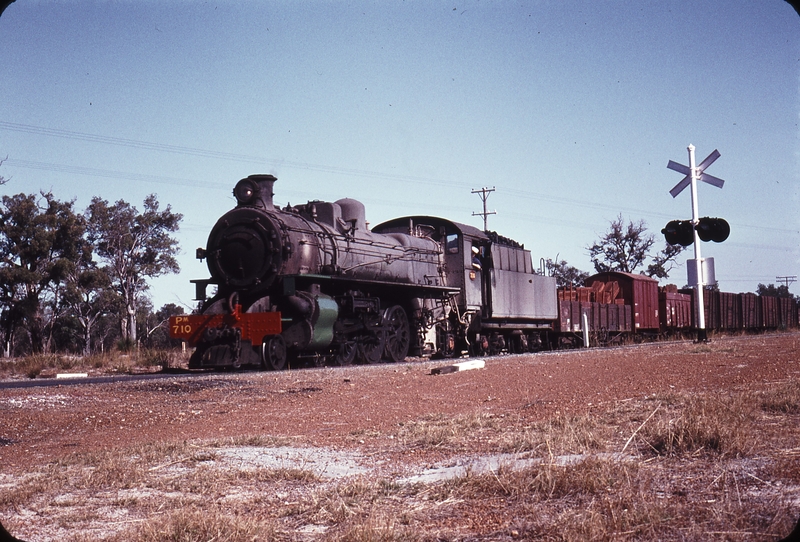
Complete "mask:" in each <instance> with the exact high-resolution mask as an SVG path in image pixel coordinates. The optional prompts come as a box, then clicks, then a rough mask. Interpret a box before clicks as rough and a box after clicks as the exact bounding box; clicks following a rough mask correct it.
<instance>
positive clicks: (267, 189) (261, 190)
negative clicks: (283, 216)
mask: <svg viewBox="0 0 800 542" xmlns="http://www.w3.org/2000/svg"><path fill="white" fill-rule="evenodd" d="M247 178H248V179H250V180H251V181H253V182H254V183H256V186H258V195H259V199H260V200H261V203H262V204H263V205H264V209H266V210H267V211H271V210H272V209H273V207H274V205H273V203H272V195H273V192H272V185H273V184H275V181H277V180H278V178H277V177H275V176H274V175H250V176H249V177H247Z"/></svg>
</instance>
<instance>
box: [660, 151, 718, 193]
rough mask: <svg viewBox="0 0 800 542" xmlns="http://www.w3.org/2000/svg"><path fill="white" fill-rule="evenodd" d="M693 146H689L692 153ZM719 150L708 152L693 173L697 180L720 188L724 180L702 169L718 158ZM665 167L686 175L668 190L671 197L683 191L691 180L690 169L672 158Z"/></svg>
mask: <svg viewBox="0 0 800 542" xmlns="http://www.w3.org/2000/svg"><path fill="white" fill-rule="evenodd" d="M693 151H694V146H691V151H690V152H691V153H692V155H694V152H693ZM719 156H720V155H719V151H718V150H716V149H714V152H712V153H711V154H709V155H708V156H707V157H706V159H705V160H703V161H702V162H700V165H699V166H697V167H696V168H695V175H696V177H695V178H696V179H697V180H698V181H703V182H706V183H708V184H711V185H714V186H716V187H717V188H722V185H723V184H725V181H723V180H722V179H718V178H716V177H714V176H713V175H709V174H708V173H704V170H705V169H706V168H707V167H708V166H710V165H711V164H713V163H714V161H715V160H716V159H717V158H719ZM667 167H668V168H669V169H671V170H673V171H677V172H678V173H683V174H684V175H686V177H684V178H683V180H682V181H681V182H679V183H678V184H676V185H675V188H673V189H672V190H670V191H669V193H670V194H672V197H673V198H674V197H676V196H677V195H678V194H680V193H681V192H683V189H684V188H686V187H687V186H689V185H690V184H691V182H692V169H691V168H688V167H686V166H684V165H683V164H679V163H677V162H673V161H672V160H670V161H669V163H668V164H667Z"/></svg>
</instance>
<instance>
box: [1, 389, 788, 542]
mask: <svg viewBox="0 0 800 542" xmlns="http://www.w3.org/2000/svg"><path fill="white" fill-rule="evenodd" d="M798 405H800V386H798V385H797V383H794V382H788V383H785V384H780V385H774V386H764V388H763V389H760V390H756V391H743V392H731V393H715V394H705V395H689V394H680V395H679V394H674V395H670V396H663V397H649V398H645V399H640V400H631V401H625V402H620V403H618V404H615V405H609V407H608V408H607V409H605V410H603V411H598V412H595V413H593V414H587V415H584V416H564V415H558V416H554V417H553V418H551V419H548V420H545V421H537V420H528V419H526V417H525V415H524V410H522V411H520V412H517V413H513V414H503V415H498V414H494V415H489V414H486V413H480V414H470V415H465V416H455V417H453V416H443V415H442V416H432V417H425V418H423V419H420V420H415V421H412V422H409V423H405V424H404V425H403V426H402V428H401V431H400V432H399V434H398V438H397V439H396V440H395V441H394V443H393V444H392V448H391V450H390V449H387V450H385V452H386V453H390V452H391V453H395V454H396V453H397V452H398V451H401V452H402V451H403V450H406V451H411V450H413V451H415V452H417V453H419V452H425V451H429V452H432V453H435V454H437V456H441V455H444V456H449V455H452V456H454V457H456V456H463V455H464V454H468V455H476V454H477V455H481V454H490V453H500V452H506V453H507V452H513V453H517V454H521V456H522V457H524V458H526V459H527V460H529V462H528V463H525V464H524V465H523V466H520V465H519V464H515V463H514V462H513V461H511V460H509V461H508V462H506V463H502V464H501V465H500V466H499V467H498V468H495V469H493V470H490V471H480V472H479V471H477V470H471V469H467V470H466V472H464V473H462V474H461V475H458V476H456V477H454V478H450V479H445V480H441V481H437V482H428V483H422V482H418V483H399V482H398V481H397V480H396V479H395V478H393V477H391V476H388V475H387V474H386V472H385V471H374V472H370V473H368V474H364V475H351V476H342V477H339V478H334V479H329V478H322V477H321V476H320V475H318V474H316V473H314V472H312V471H311V470H310V469H309V468H305V467H304V466H303V465H299V466H298V465H292V464H287V465H284V466H282V467H280V468H266V467H255V468H254V467H252V466H247V465H236V464H232V463H230V462H225V461H224V460H223V457H224V455H225V452H226V450H227V449H229V448H239V447H248V448H252V447H256V448H258V447H263V448H264V450H265V452H264V453H267V452H268V451H269V450H270V449H271V448H274V447H281V446H287V445H289V444H290V443H289V442H288V441H287V439H283V438H273V437H270V436H261V435H244V436H241V437H238V438H235V439H226V440H214V441H202V442H200V441H197V442H165V443H155V444H152V445H148V446H139V447H134V448H126V449H115V450H109V451H107V452H103V453H94V454H89V453H81V454H75V455H72V456H70V457H68V458H66V459H64V460H61V461H57V462H53V463H52V464H50V465H46V466H43V467H42V468H41V469H40V470H39V471H38V472H33V473H29V474H27V475H25V476H23V477H20V478H17V479H13V478H10V477H8V476H6V477H0V517H3V520H4V523H5V524H6V526H7V527H10V528H12V532H15V533H18V534H19V535H20V536H22V535H24V534H25V532H23V530H24V529H25V528H26V525H27V526H28V528H30V527H29V522H30V520H29V519H26V518H30V517H31V514H33V515H34V516H35V518H36V521H37V522H38V524H39V525H38V531H27V532H29V533H30V532H38V533H39V535H40V536H36V537H31V539H35V540H62V539H66V540H72V541H73V542H78V541H79V542H84V541H88V540H93V541H94V540H108V541H112V542H121V541H128V540H133V541H135V542H140V541H141V542H143V541H145V540H166V541H180V542H194V541H197V542H200V541H210V540H215V541H217V540H223V541H228V542H240V541H241V542H245V541H248V542H249V541H253V540H304V539H309V540H310V539H318V540H341V541H356V542H360V541H405V540H530V539H541V540H564V541H579V540H580V541H583V540H748V541H750V540H777V539H778V538H780V537H781V536H785V535H786V534H787V533H788V532H789V531H791V529H792V527H793V525H794V523H795V522H796V520H797V517H798V516H800V448H798V442H800V409H798ZM623 450H624V451H625V453H624V454H621V453H620V452H621V451H623ZM375 453H379V452H375ZM426 466H428V465H427V464H420V465H419V466H418V470H419V471H422V470H423V469H424V468H425V467H426ZM303 533H305V534H303ZM23 538H25V537H24V536H23Z"/></svg>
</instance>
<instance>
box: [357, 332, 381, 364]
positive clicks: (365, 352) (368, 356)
mask: <svg viewBox="0 0 800 542" xmlns="http://www.w3.org/2000/svg"><path fill="white" fill-rule="evenodd" d="M385 347H386V337H385V335H384V334H383V333H377V334H374V335H367V336H365V337H362V338H361V340H360V341H359V343H358V359H359V361H360V362H361V363H368V364H372V363H378V362H379V361H380V360H381V357H382V356H383V350H384V348H385Z"/></svg>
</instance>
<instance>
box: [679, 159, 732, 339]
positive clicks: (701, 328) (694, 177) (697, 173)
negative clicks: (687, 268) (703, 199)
mask: <svg viewBox="0 0 800 542" xmlns="http://www.w3.org/2000/svg"><path fill="white" fill-rule="evenodd" d="M687 149H688V150H689V167H688V168H687V167H686V166H684V165H682V164H678V163H677V162H673V161H672V160H670V161H669V163H668V164H667V168H669V169H671V170H674V171H677V172H678V173H683V174H684V175H686V176H685V177H684V178H683V179H682V180H681V182H679V183H678V184H676V185H675V186H674V187H673V188H672V190H670V191H669V193H670V194H671V195H672V197H673V198H674V197H677V195H678V194H680V193H681V192H682V191H683V189H684V188H686V187H687V186H691V193H692V226H693V233H694V260H695V261H694V263H695V266H696V268H695V269H696V275H695V276H696V277H697V280H696V281H695V282H696V284H695V285H694V286H695V290H696V291H697V340H698V341H703V342H705V341H707V340H708V335H707V333H706V317H705V307H704V305H703V286H704V284H705V279H704V277H703V262H702V259H701V257H700V238H699V236H698V232H697V225H698V224H699V223H700V213H699V212H698V206H697V181H703V182H706V183H708V184H710V185H713V186H716V187H717V188H722V185H723V184H725V181H723V180H722V179H718V178H717V177H713V176H711V175H709V174H707V173H705V172H704V171H705V169H706V168H707V167H708V166H710V165H711V164H713V163H714V161H715V160H716V159H717V158H719V157H720V154H719V151H717V150H716V149H715V150H714V152H712V153H711V154H709V155H708V156H707V157H706V159H705V160H703V161H702V162H701V163H700V165H699V166H697V167H695V165H694V164H695V162H694V145H691V144H690V145H689V147H687Z"/></svg>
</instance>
